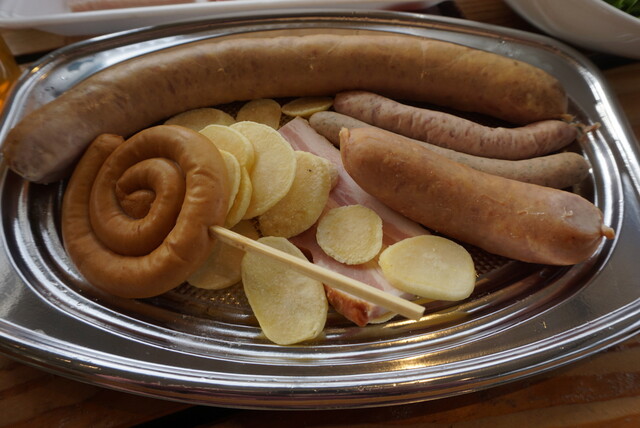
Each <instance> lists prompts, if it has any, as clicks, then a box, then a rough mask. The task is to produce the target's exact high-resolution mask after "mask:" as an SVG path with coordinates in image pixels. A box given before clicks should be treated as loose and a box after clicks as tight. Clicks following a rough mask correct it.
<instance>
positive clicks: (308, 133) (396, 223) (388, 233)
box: [280, 118, 427, 326]
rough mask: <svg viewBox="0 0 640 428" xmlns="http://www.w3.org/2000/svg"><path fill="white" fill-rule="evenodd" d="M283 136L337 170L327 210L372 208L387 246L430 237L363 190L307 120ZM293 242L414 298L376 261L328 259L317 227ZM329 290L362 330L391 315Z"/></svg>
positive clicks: (324, 261) (336, 267) (318, 258)
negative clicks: (390, 279) (351, 262)
mask: <svg viewBox="0 0 640 428" xmlns="http://www.w3.org/2000/svg"><path fill="white" fill-rule="evenodd" d="M280 133H281V134H282V136H283V137H285V138H286V139H287V141H289V143H290V144H291V146H292V147H293V148H294V150H304V151H307V152H311V153H313V154H315V155H318V156H321V157H323V158H325V159H328V160H329V161H331V162H332V163H333V164H334V165H335V166H336V168H337V170H338V174H339V179H338V183H337V184H336V186H335V187H334V188H333V190H332V191H331V194H330V196H329V202H328V203H327V207H326V208H325V210H328V209H331V208H333V207H336V206H344V205H354V204H360V205H364V206H366V207H368V208H371V209H372V210H374V211H375V212H376V213H378V215H379V216H380V217H381V218H382V231H383V245H391V244H393V243H395V242H398V241H400V240H402V239H405V238H408V237H411V236H417V235H424V234H426V233H427V231H426V230H425V229H424V228H423V227H422V226H420V225H419V224H417V223H415V222H413V221H411V220H409V219H407V218H406V217H404V216H402V215H401V214H399V213H397V212H396V211H393V210H392V209H390V208H388V207H387V206H386V205H384V204H383V203H382V202H380V201H378V200H377V199H376V198H374V197H373V196H371V195H369V194H368V193H367V192H365V191H364V190H362V188H361V187H360V186H359V185H358V184H357V183H356V182H355V181H354V180H353V179H352V178H351V176H349V174H348V173H347V172H346V170H345V169H344V167H343V166H342V159H341V158H340V151H339V150H338V149H336V148H335V147H334V146H333V145H332V144H331V143H330V142H329V140H327V139H326V138H324V137H323V136H321V135H320V134H318V133H317V132H316V131H315V129H313V128H312V127H311V126H310V125H309V123H308V122H307V121H306V120H305V119H302V118H296V119H294V120H292V121H291V122H289V123H288V124H286V125H285V126H283V127H282V128H280ZM291 242H293V243H294V244H295V245H296V246H298V247H299V248H301V249H302V250H303V251H305V252H307V254H310V255H311V258H312V260H313V262H314V263H315V264H317V265H319V266H323V267H325V268H328V269H331V270H333V271H335V272H338V273H341V274H343V275H346V276H348V277H350V278H353V279H357V280H359V281H362V282H364V283H366V284H369V285H371V286H373V287H376V288H378V289H380V290H383V291H385V292H388V293H391V294H394V295H397V296H402V297H404V298H413V297H414V296H412V295H410V294H407V293H404V292H402V291H400V290H398V289H396V288H395V287H393V286H392V285H391V284H390V283H389V282H388V281H387V280H386V279H385V278H384V276H383V275H382V272H381V270H380V268H379V267H378V264H377V262H376V261H372V262H370V263H366V264H364V265H357V266H353V265H346V264H343V263H340V262H338V261H336V260H334V259H333V258H331V257H329V256H328V255H326V254H325V252H324V251H323V250H322V249H321V248H320V246H319V245H318V244H317V242H316V228H315V226H314V227H312V228H311V229H309V230H307V231H306V232H303V233H301V234H300V235H298V236H295V237H293V238H291ZM325 289H326V290H327V298H328V300H329V302H330V303H331V305H332V306H333V308H334V309H335V310H336V311H337V312H339V313H341V314H342V315H343V316H344V317H345V318H347V319H349V320H350V321H352V322H354V323H355V324H357V325H359V326H363V325H366V324H368V323H370V322H374V321H375V320H376V319H377V318H380V317H381V316H383V315H384V314H385V313H387V312H388V311H387V310H386V309H385V308H382V307H380V306H378V305H374V304H372V303H369V302H366V301H364V300H362V299H359V298H357V297H355V296H352V295H350V294H348V293H345V292H343V291H340V290H336V289H333V288H331V287H325Z"/></svg>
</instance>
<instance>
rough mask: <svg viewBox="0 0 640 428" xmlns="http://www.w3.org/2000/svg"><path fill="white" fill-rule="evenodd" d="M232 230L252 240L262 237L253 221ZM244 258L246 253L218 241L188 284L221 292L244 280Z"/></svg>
mask: <svg viewBox="0 0 640 428" xmlns="http://www.w3.org/2000/svg"><path fill="white" fill-rule="evenodd" d="M231 230H233V231H234V232H237V233H239V234H241V235H243V236H246V237H247V238H251V239H258V238H259V237H260V235H259V233H258V231H257V229H256V228H255V226H254V224H253V222H251V221H242V222H240V223H238V224H237V225H236V226H235V227H234V228H233V229H231ZM243 257H244V251H242V250H239V249H237V248H235V247H232V246H231V245H229V244H225V243H224V242H222V241H221V240H219V239H218V240H217V241H216V243H215V244H214V245H213V249H212V250H211V254H210V255H209V257H208V258H207V260H206V261H205V262H204V263H203V264H202V266H200V268H198V270H197V271H195V272H194V273H193V274H192V275H191V276H190V277H189V278H188V279H187V282H188V283H189V284H191V285H193V286H194V287H198V288H204V289H207V290H221V289H223V288H227V287H230V286H232V285H234V284H237V283H239V282H240V280H241V279H242V275H241V263H242V258H243Z"/></svg>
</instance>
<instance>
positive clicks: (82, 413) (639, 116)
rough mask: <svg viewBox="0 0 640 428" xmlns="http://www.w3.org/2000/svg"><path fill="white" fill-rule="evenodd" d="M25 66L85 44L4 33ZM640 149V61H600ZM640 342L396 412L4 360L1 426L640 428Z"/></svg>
mask: <svg viewBox="0 0 640 428" xmlns="http://www.w3.org/2000/svg"><path fill="white" fill-rule="evenodd" d="M453 6H455V7H457V11H458V12H459V13H460V14H461V15H462V16H463V17H465V18H467V19H472V20H477V21H481V22H487V23H492V24H497V25H503V26H507V27H515V28H521V29H527V30H531V31H535V29H533V28H532V27H531V26H530V25H528V24H527V23H526V22H524V21H523V20H522V19H521V18H520V17H518V16H517V15H516V14H515V13H514V12H513V11H512V10H511V9H509V7H508V6H506V5H505V4H504V2H502V1H501V0H458V1H456V2H455V5H453ZM2 33H3V36H4V37H5V40H6V41H7V43H8V44H9V46H10V47H11V49H12V50H13V52H14V54H16V55H18V57H19V58H20V59H22V60H25V59H28V57H30V56H31V57H34V58H35V57H37V56H38V55H40V54H41V53H42V52H45V51H48V50H51V49H53V48H56V47H59V46H62V45H65V44H67V43H70V42H73V41H76V40H77V38H68V37H62V36H57V35H53V34H47V33H42V32H40V31H35V30H20V31H2ZM594 59H595V60H596V63H597V64H598V65H600V64H603V65H602V67H603V71H604V75H605V77H606V79H607V80H608V82H609V84H610V86H611V89H612V90H613V92H614V93H615V94H616V95H617V96H618V99H619V101H620V103H621V105H622V107H623V110H624V112H625V113H626V115H627V119H628V121H629V123H630V124H631V126H632V128H633V130H634V132H635V135H636V137H637V139H638V140H640V62H638V61H627V60H624V59H620V58H606V57H605V58H602V57H597V56H596V57H594ZM639 362H640V336H636V337H634V338H632V339H629V340H627V341H626V342H623V343H621V344H619V345H617V346H614V347H612V348H610V349H608V350H605V351H603V352H600V353H598V354H596V355H594V356H592V357H589V358H587V359H585V360H582V361H579V362H577V363H574V364H572V365H570V366H568V367H564V368H560V369H556V370H554V371H552V372H550V373H546V374H542V375H538V376H536V377H533V378H529V379H526V380H522V381H519V382H516V383H511V384H508V385H506V386H501V387H497V388H493V389H490V390H487V391H482V392H477V393H473V394H468V395H464V396H460V397H455V398H450V399H443V400H437V401H429V402H424V403H418V404H410V405H403V406H394V407H383V408H375V409H358V410H341V411H330V412H329V411H306V412H271V411H250V410H235V409H223V408H215V407H193V406H188V405H185V404H180V403H173V402H169V401H164V400H156V399H151V398H145V397H140V396H136V395H130V394H126V393H121V392H116V391H111V390H107V389H103V388H99V387H95V386H91V385H86V384H82V383H78V382H75V381H71V380H68V379H65V378H62V377H59V376H56V375H52V374H49V373H46V372H44V371H42V370H40V369H36V368H32V367H29V366H27V365H24V364H22V363H19V362H15V361H12V360H10V359H8V358H6V357H3V356H0V427H9V426H11V427H21V426H24V427H45V426H47V427H55V426H64V427H86V426H91V427H113V426H132V425H137V424H141V423H145V422H147V423H150V424H152V425H154V426H161V425H162V424H161V423H166V424H172V425H175V426H180V427H189V426H200V427H239V426H263V427H270V426H278V427H280V426H296V427H303V426H304V427H318V426H323V427H329V426H332V427H337V426H349V427H373V426H391V425H393V426H415V427H471V426H473V427H487V426H490V427H492V428H499V427H532V426H533V427H584V428H586V427H605V426H606V427H637V426H640V364H639Z"/></svg>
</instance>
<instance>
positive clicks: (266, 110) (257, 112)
mask: <svg viewBox="0 0 640 428" xmlns="http://www.w3.org/2000/svg"><path fill="white" fill-rule="evenodd" d="M281 116H282V110H281V108H280V104H278V102H277V101H275V100H272V99H269V98H260V99H257V100H252V101H249V102H248V103H246V104H244V105H243V106H242V107H240V110H238V114H236V120H237V121H238V122H242V121H250V122H257V123H262V124H263V125H267V126H269V127H271V128H273V129H278V128H279V127H280V118H281Z"/></svg>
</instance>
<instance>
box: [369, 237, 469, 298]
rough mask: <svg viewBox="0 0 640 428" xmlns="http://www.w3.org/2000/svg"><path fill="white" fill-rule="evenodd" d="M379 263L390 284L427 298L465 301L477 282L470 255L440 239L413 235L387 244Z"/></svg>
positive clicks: (446, 240) (463, 249)
mask: <svg viewBox="0 0 640 428" xmlns="http://www.w3.org/2000/svg"><path fill="white" fill-rule="evenodd" d="M378 263H379V264H380V267H381V269H382V273H383V274H384V276H385V277H386V278H387V280H388V281H389V282H390V283H391V284H392V285H394V286H395V287H397V288H398V289H400V290H403V291H406V292H409V293H413V294H415V295H417V296H421V297H426V298H429V299H435V300H451V301H455V300H463V299H466V298H467V297H469V295H470V294H471V292H472V291H473V288H474V286H475V282H476V270H475V267H474V265H473V260H472V258H471V255H470V254H469V252H468V251H467V250H466V249H465V248H464V247H462V246H461V245H459V244H457V243H455V242H453V241H451V240H449V239H446V238H442V237H440V236H433V235H422V236H415V237H412V238H407V239H404V240H402V241H400V242H397V243H395V244H393V245H390V246H389V247H387V248H385V249H384V250H383V251H382V253H380V257H379V260H378Z"/></svg>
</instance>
